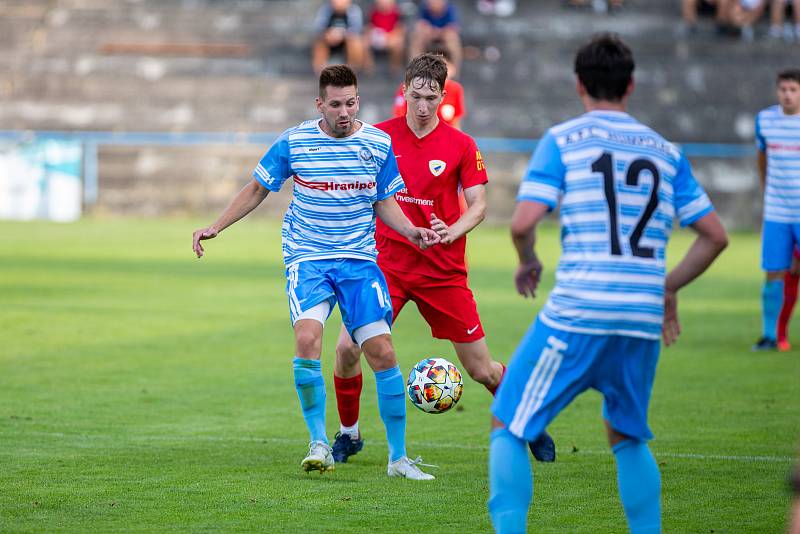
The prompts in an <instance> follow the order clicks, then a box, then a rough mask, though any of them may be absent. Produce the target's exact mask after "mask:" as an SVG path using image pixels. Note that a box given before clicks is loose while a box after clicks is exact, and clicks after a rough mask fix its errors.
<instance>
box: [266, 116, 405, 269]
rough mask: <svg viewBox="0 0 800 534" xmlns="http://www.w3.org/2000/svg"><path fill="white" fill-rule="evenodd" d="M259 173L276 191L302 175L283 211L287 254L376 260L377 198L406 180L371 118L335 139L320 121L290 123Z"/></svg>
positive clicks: (295, 258) (291, 258)
mask: <svg viewBox="0 0 800 534" xmlns="http://www.w3.org/2000/svg"><path fill="white" fill-rule="evenodd" d="M253 177H254V178H255V179H256V180H258V181H259V183H261V184H262V185H263V186H264V187H266V188H267V189H269V190H270V191H278V190H280V188H281V186H282V185H283V183H284V182H285V181H286V180H288V179H289V178H290V177H293V178H294V195H293V198H292V202H291V204H290V205H289V209H288V210H287V211H286V215H285V216H284V218H283V229H282V232H281V234H282V240H283V261H284V263H285V264H286V266H287V267H289V266H290V265H293V264H296V263H299V262H301V261H307V260H318V259H325V258H355V259H362V260H370V261H375V258H376V257H377V251H376V249H375V211H374V210H373V207H372V205H373V204H374V203H375V202H378V201H380V200H384V199H386V198H389V197H391V196H393V195H394V194H395V193H396V192H398V191H399V190H401V189H402V188H403V187H405V186H404V184H403V180H402V178H401V177H400V172H399V171H398V170H397V161H396V160H395V157H394V152H392V146H391V140H390V139H389V136H388V135H387V134H386V133H384V132H382V131H381V130H379V129H377V128H375V127H374V126H371V125H369V124H366V123H361V128H359V129H358V130H357V131H356V132H355V133H354V134H353V135H351V136H349V137H344V138H333V137H330V136H329V135H327V134H325V133H324V132H323V131H322V130H321V129H320V126H319V120H309V121H306V122H304V123H302V124H300V125H299V126H296V127H294V128H290V129H289V130H286V131H285V132H283V133H282V134H281V136H280V137H279V138H278V140H277V141H275V143H274V144H273V145H272V146H271V147H270V149H269V150H268V151H267V153H266V154H265V155H264V157H263V158H261V161H260V162H259V164H258V166H257V167H256V169H255V171H253Z"/></svg>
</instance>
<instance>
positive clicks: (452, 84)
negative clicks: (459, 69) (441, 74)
mask: <svg viewBox="0 0 800 534" xmlns="http://www.w3.org/2000/svg"><path fill="white" fill-rule="evenodd" d="M444 90H445V95H444V98H443V99H442V103H441V104H440V105H439V111H437V112H436V114H437V115H439V119H440V120H443V121H444V122H446V123H447V124H450V125H452V124H453V121H456V120H458V119H460V118H462V117H464V116H465V115H466V114H467V109H466V107H465V106H464V88H463V87H461V84H460V83H458V82H457V81H455V80H451V79H450V78H448V79H446V80H445V81H444ZM394 116H395V117H405V116H406V97H405V95H404V94H403V84H402V83H401V84H400V87H398V88H397V92H396V93H395V95H394Z"/></svg>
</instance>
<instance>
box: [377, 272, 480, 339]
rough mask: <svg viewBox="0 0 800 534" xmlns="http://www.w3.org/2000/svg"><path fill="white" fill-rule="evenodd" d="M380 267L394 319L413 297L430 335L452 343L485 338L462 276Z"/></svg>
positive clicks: (473, 301)
mask: <svg viewBox="0 0 800 534" xmlns="http://www.w3.org/2000/svg"><path fill="white" fill-rule="evenodd" d="M379 265H380V264H379ZM380 268H381V271H383V275H384V276H385V277H386V283H387V284H388V285H389V295H390V296H391V298H392V309H393V311H394V320H396V319H397V316H398V315H400V310H402V309H403V306H405V304H406V302H408V301H409V300H413V301H414V303H416V305H417V308H419V313H420V314H421V315H422V317H423V318H424V319H425V321H426V322H427V323H428V325H429V326H430V327H431V334H432V335H433V337H435V338H437V339H449V340H450V341H452V342H454V343H472V342H473V341H478V340H479V339H483V338H484V337H485V335H486V334H484V332H483V326H482V325H481V318H480V316H478V305H477V304H476V303H475V297H473V296H472V290H471V289H470V288H469V287H468V286H467V277H466V276H462V275H456V276H454V277H452V278H446V279H440V278H431V277H429V276H425V275H420V274H416V273H405V272H399V271H392V270H391V269H388V268H387V267H386V266H385V265H380Z"/></svg>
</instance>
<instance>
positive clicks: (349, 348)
mask: <svg viewBox="0 0 800 534" xmlns="http://www.w3.org/2000/svg"><path fill="white" fill-rule="evenodd" d="M360 359H361V349H360V348H359V347H358V345H356V344H355V343H353V342H352V341H350V340H349V339H348V340H346V341H339V343H337V344H336V361H337V362H338V364H339V365H340V366H341V367H345V368H350V367H353V366H354V365H356V364H357V363H358V362H359V360H360Z"/></svg>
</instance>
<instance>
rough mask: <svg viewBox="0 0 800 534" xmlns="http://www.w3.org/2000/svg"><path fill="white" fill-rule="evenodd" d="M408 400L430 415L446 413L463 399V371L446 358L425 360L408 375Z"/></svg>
mask: <svg viewBox="0 0 800 534" xmlns="http://www.w3.org/2000/svg"><path fill="white" fill-rule="evenodd" d="M407 386H408V387H407V388H406V390H407V391H408V398H409V399H411V403H412V404H413V405H414V406H416V407H417V408H419V409H420V410H422V411H423V412H428V413H444V412H446V411H447V410H449V409H450V408H452V407H453V406H455V405H456V403H457V402H458V399H460V398H461V392H462V390H463V389H464V382H463V381H462V380H461V371H459V370H458V368H457V367H456V366H455V365H453V364H452V363H450V362H448V361H447V360H445V359H444V358H425V359H424V360H421V361H420V362H419V363H417V365H415V366H414V367H413V368H412V369H411V372H410V373H409V374H408V382H407Z"/></svg>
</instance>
